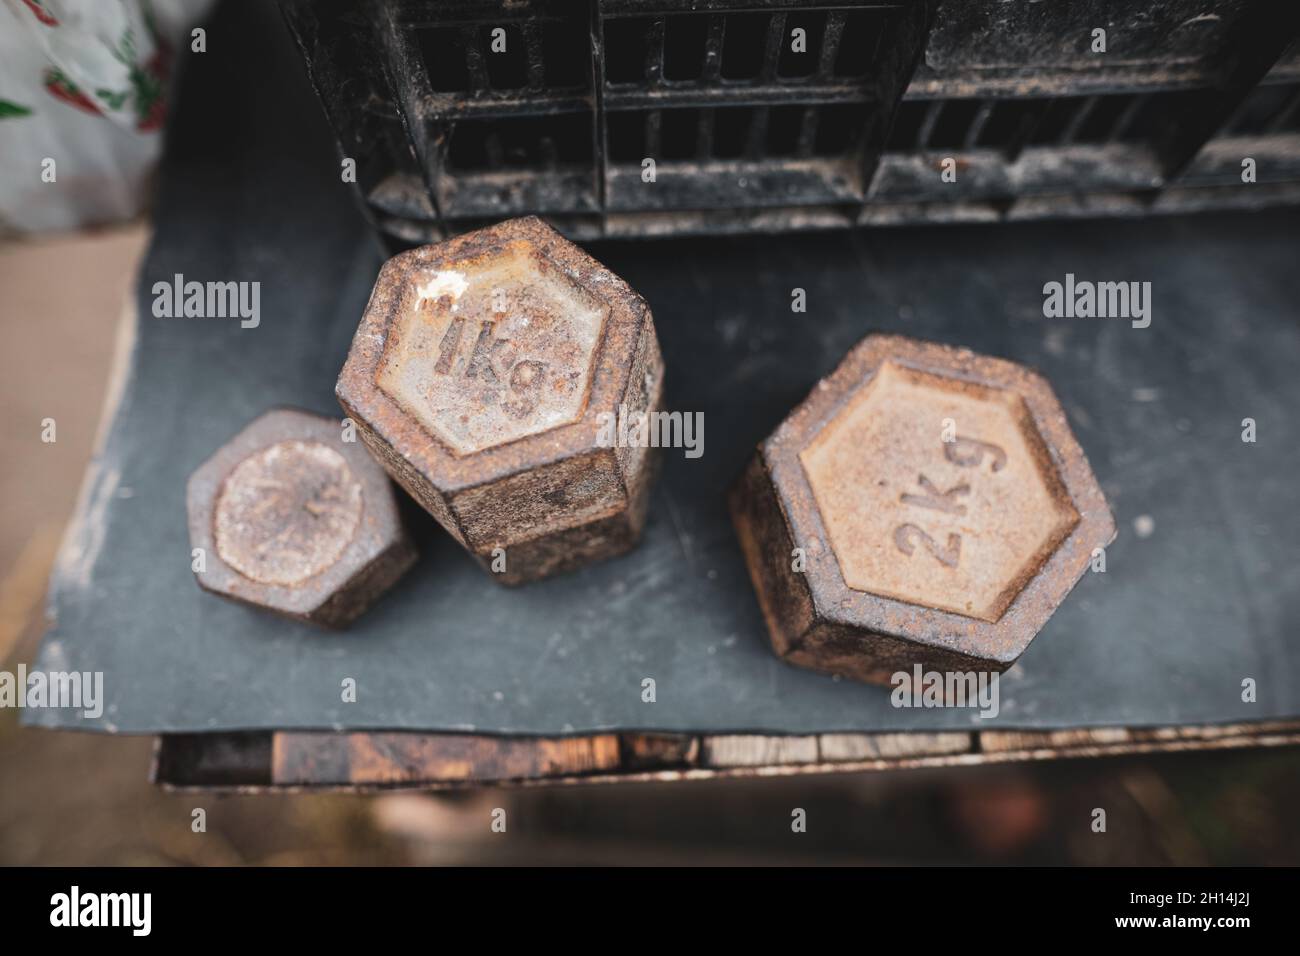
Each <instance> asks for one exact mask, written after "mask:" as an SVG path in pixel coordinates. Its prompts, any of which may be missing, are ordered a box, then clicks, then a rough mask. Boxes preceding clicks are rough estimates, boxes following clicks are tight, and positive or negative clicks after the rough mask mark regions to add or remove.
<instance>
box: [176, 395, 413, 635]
mask: <svg viewBox="0 0 1300 956" xmlns="http://www.w3.org/2000/svg"><path fill="white" fill-rule="evenodd" d="M187 502H188V507H189V517H190V537H191V541H192V544H193V546H194V547H196V548H200V549H202V552H203V556H204V558H203V559H204V562H205V564H206V567H204V568H203V569H202V570H198V571H196V572H195V577H196V579H197V580H198V583H199V585H200V586H201V587H202V588H204V589H205V590H208V591H212V592H213V593H216V594H220V595H222V596H223V597H228V598H231V599H233V600H237V601H241V602H243V603H246V604H250V605H254V606H256V607H262V608H265V609H267V610H271V611H276V612H278V613H281V614H284V615H286V616H289V617H293V618H296V619H299V620H303V621H309V622H312V623H316V624H322V625H325V626H331V627H342V626H344V625H346V624H348V623H349V622H350V621H352V620H353V619H354V618H355V617H357V616H358V615H359V614H361V613H362V611H364V610H365V609H366V607H368V606H369V605H370V603H371V602H372V601H373V600H374V599H375V598H377V597H378V596H379V595H380V594H382V593H383V592H384V591H386V590H387V589H388V587H389V586H391V585H392V584H393V583H394V582H395V581H396V580H397V579H398V578H399V577H400V576H401V575H402V574H403V573H405V571H406V570H407V569H408V568H409V567H410V566H411V565H412V564H413V563H414V561H415V550H414V548H413V547H412V546H411V544H410V542H409V540H408V539H407V537H406V534H405V532H404V530H403V529H402V527H401V523H400V520H399V516H398V513H397V503H396V500H395V497H394V494H393V489H392V485H391V484H390V483H389V481H388V478H387V476H386V475H385V474H384V472H383V470H382V469H381V468H380V467H379V466H378V465H377V464H376V463H375V462H374V461H373V460H372V459H371V458H370V456H369V455H368V454H367V453H366V451H365V449H364V448H362V447H361V446H360V445H358V444H356V443H347V442H344V441H343V440H342V430H341V428H340V426H339V423H338V422H337V421H335V420H333V419H328V418H323V417H320V416H317V415H311V414H308V413H306V412H299V411H296V410H292V409H277V410H275V411H272V412H268V413H267V414H265V415H263V416H261V417H260V418H258V419H256V420H255V421H254V422H252V423H251V424H250V425H248V426H247V427H246V428H245V429H244V430H243V431H241V432H240V433H239V434H238V435H236V436H235V437H234V438H233V439H231V441H229V442H228V443H227V444H226V445H224V446H222V448H221V449H219V450H218V451H217V452H216V454H214V455H213V456H212V457H211V458H209V459H208V460H207V461H206V462H204V463H203V465H201V466H200V467H199V468H198V469H197V470H196V471H195V472H194V474H193V475H191V476H190V481H189V487H188V491H187Z"/></svg>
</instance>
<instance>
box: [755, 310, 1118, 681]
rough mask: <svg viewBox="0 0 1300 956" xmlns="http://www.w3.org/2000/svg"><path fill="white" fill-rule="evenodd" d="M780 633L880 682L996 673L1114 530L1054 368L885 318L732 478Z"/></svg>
mask: <svg viewBox="0 0 1300 956" xmlns="http://www.w3.org/2000/svg"><path fill="white" fill-rule="evenodd" d="M729 503H730V508H731V513H732V519H733V521H734V523H735V526H736V530H737V533H738V535H739V538H740V543H741V548H742V551H743V553H744V557H745V561H746V564H747V565H748V568H749V573H750V577H751V579H752V580H753V583H754V587H755V590H756V591H757V594H758V600H759V603H760V605H761V607H762V611H763V616H764V619H765V620H766V623H767V627H768V630H769V633H770V637H771V641H772V646H773V649H774V650H775V651H776V653H777V654H778V655H779V656H780V657H782V658H784V659H785V660H786V661H788V662H789V663H792V664H796V665H799V666H802V667H808V668H812V669H814V670H819V671H824V672H827V673H832V674H839V675H843V676H846V677H852V678H855V679H858V680H863V681H869V682H873V683H889V682H890V678H891V675H893V674H895V673H897V672H899V671H910V670H911V669H912V668H913V667H914V666H916V665H920V666H922V667H923V668H924V669H926V670H933V671H971V670H977V671H978V670H983V671H992V672H1001V671H1004V670H1006V669H1007V668H1008V667H1010V666H1011V665H1012V664H1013V663H1014V662H1015V661H1016V659H1017V658H1018V657H1019V656H1020V655H1021V654H1022V653H1023V652H1024V650H1025V648H1026V647H1027V646H1028V645H1029V642H1030V641H1031V640H1033V638H1034V636H1035V635H1036V634H1037V633H1038V631H1039V629H1040V628H1041V627H1042V626H1043V624H1044V623H1046V621H1047V619H1048V618H1049V617H1050V616H1051V615H1052V613H1053V611H1055V610H1056V608H1057V606H1058V605H1059V604H1060V603H1061V601H1062V600H1064V599H1065V596H1066V595H1067V594H1068V593H1069V592H1070V590H1071V589H1072V588H1073V587H1074V585H1075V584H1076V583H1077V582H1078V581H1079V579H1080V578H1081V577H1082V576H1083V574H1084V572H1085V571H1086V570H1087V569H1088V567H1089V564H1090V561H1091V560H1092V559H1093V556H1094V549H1097V548H1102V547H1104V546H1105V545H1107V544H1109V543H1110V542H1111V541H1112V540H1114V537H1115V522H1114V519H1113V518H1112V516H1111V513H1110V509H1109V508H1108V506H1107V504H1106V501H1105V498H1104V497H1103V495H1102V492H1101V489H1100V487H1099V486H1098V484H1097V480H1096V478H1095V477H1094V476H1093V473H1092V469H1091V467H1090V466H1089V465H1088V461H1087V459H1086V458H1085V457H1084V454H1083V450H1082V449H1081V448H1080V447H1079V444H1078V442H1077V441H1076V440H1075V438H1074V435H1073V433H1072V432H1071V431H1070V427H1069V424H1068V423H1067V421H1066V417H1065V412H1064V411H1063V410H1062V408H1061V406H1060V403H1059V402H1058V401H1057V400H1056V397H1055V395H1054V394H1053V393H1052V389H1051V387H1050V386H1049V385H1048V383H1047V381H1046V380H1045V379H1044V378H1042V377H1041V376H1040V375H1038V374H1037V373H1035V372H1033V371H1031V370H1030V369H1028V368H1025V367H1024V366H1022V365H1017V364H1015V363H1013V362H1009V361H1005V360H1002V359H996V358H990V357H987V356H982V355H977V354H975V353H973V352H970V351H968V350H965V349H958V348H951V347H949V346H945V345H937V344H932V343H927V342H919V341H916V340H913V339H908V338H903V337H899V336H887V335H873V336H869V337H868V338H866V339H864V340H863V341H862V342H860V343H859V344H858V345H857V346H856V347H854V349H853V350H852V351H851V352H850V353H849V354H848V356H847V357H846V358H845V359H844V360H843V362H842V363H841V364H840V366H839V367H838V368H837V369H836V370H835V371H834V372H833V373H832V374H831V375H830V376H828V377H827V378H826V379H824V380H823V381H821V382H819V383H818V384H817V386H816V387H815V388H814V389H813V390H812V393H811V394H810V395H809V396H808V397H807V398H806V399H805V400H804V402H803V403H802V404H801V405H799V406H798V407H797V408H796V409H795V410H794V411H793V412H791V413H790V415H789V416H788V417H787V418H786V419H785V421H783V422H782V423H781V425H780V426H779V427H778V428H777V429H776V431H775V432H773V433H772V435H771V436H770V437H768V438H767V439H766V440H765V441H764V442H762V443H761V444H760V445H759V448H758V451H757V453H756V454H755V456H754V457H753V459H752V460H751V462H750V464H749V466H748V468H747V469H746V470H745V472H744V474H743V475H742V477H741V478H740V480H739V481H738V482H737V483H736V485H735V486H733V488H732V490H731V493H730V495H729Z"/></svg>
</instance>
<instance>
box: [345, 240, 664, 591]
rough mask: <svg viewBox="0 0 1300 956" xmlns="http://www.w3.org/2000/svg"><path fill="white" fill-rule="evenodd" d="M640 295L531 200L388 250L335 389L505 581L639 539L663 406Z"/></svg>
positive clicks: (426, 501)
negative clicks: (618, 421) (517, 209)
mask: <svg viewBox="0 0 1300 956" xmlns="http://www.w3.org/2000/svg"><path fill="white" fill-rule="evenodd" d="M662 385H663V362H662V359H661V358H660V353H659V343H658V340H657V338H656V336H655V328H654V320H653V318H652V316H651V314H650V310H649V308H648V307H647V306H646V304H645V301H644V300H643V299H642V298H641V297H640V296H638V295H637V294H636V293H635V292H633V291H632V289H631V288H629V287H628V285H627V283H625V282H624V281H623V280H622V279H620V278H618V276H616V275H614V274H613V273H612V272H610V271H609V270H608V269H606V268H605V267H604V266H602V265H601V264H600V263H598V262H596V261H595V260H594V259H592V258H591V257H590V256H588V255H587V254H586V253H584V252H583V251H582V250H581V249H579V248H578V247H577V246H575V245H573V244H572V243H571V242H569V241H568V240H566V239H564V238H563V237H561V236H560V235H559V234H558V233H557V232H555V231H554V230H553V229H551V228H550V227H549V226H547V225H546V224H545V223H543V222H542V221H541V220H540V219H537V218H534V217H528V218H525V219H514V220H510V221H508V222H504V223H501V224H498V225H496V226H491V227H489V228H486V229H481V230H479V231H477V232H473V233H469V234H467V235H464V236H461V237H459V238H457V239H453V240H451V241H448V242H444V243H440V244H438V245H433V246H424V247H422V248H419V249H414V250H411V251H409V252H405V253H402V254H401V255H398V256H395V257H393V258H392V259H390V260H388V262H387V263H385V265H384V267H383V269H382V270H381V271H380V273H379V278H378V280H377V281H376V283H375V288H374V291H373V293H372V294H371V297H370V303H369V305H368V306H367V307H366V311H365V314H364V315H363V316H362V319H361V323H360V326H359V327H358V329H357V332H356V335H355V337H354V338H353V341H352V348H351V350H350V352H349V353H348V358H347V361H346V363H345V364H344V366H343V370H342V372H341V373H340V375H339V379H338V383H337V386H336V388H335V392H336V394H337V396H338V399H339V402H340V403H341V404H342V406H343V408H344V410H345V411H346V413H347V414H348V415H349V416H350V417H351V418H352V419H353V421H355V422H356V424H357V429H358V433H359V434H360V435H361V436H362V438H363V439H364V440H365V442H366V444H367V445H368V446H369V448H370V450H371V451H372V452H373V453H374V455H375V457H376V458H377V459H378V460H379V462H380V463H382V464H383V466H384V468H386V469H387V470H388V472H389V474H391V475H392V476H393V478H394V479H395V480H396V481H397V482H398V483H399V484H401V485H402V487H403V488H405V489H406V490H407V491H408V492H409V493H410V494H411V495H412V496H413V497H414V498H415V500H416V501H418V502H419V503H420V504H421V505H422V506H423V507H424V509H425V510H426V511H428V512H429V513H430V514H431V515H433V517H434V518H436V519H437V520H438V522H439V523H440V524H441V525H442V526H443V528H445V529H446V530H447V532H448V533H449V534H451V535H452V537H454V538H455V539H456V540H457V541H458V542H460V543H461V545H463V546H464V547H465V548H466V549H467V550H468V551H469V552H470V553H471V554H472V555H473V556H474V557H475V558H476V559H477V560H478V561H479V563H480V564H481V565H483V567H484V568H486V569H488V570H489V571H491V572H493V578H494V579H495V580H496V581H498V582H500V583H502V584H517V583H521V582H524V581H530V580H535V579H537V578H541V577H545V576H547V575H550V574H554V573H557V572H560V571H564V570H567V569H570V568H574V567H578V566H580V565H583V564H586V563H588V562H591V561H596V560H600V559H603V558H607V557H610V556H612V555H615V554H618V553H620V552H622V551H625V550H627V549H628V548H630V547H632V546H633V545H634V544H635V543H636V541H637V539H638V538H639V536H640V533H641V530H642V528H643V526H644V523H645V517H646V508H647V502H648V498H649V488H650V483H651V478H652V474H653V467H652V465H653V460H652V458H651V457H650V454H649V451H650V450H649V449H646V448H640V447H619V446H618V445H617V442H610V441H609V440H608V438H607V437H604V436H608V435H609V434H610V431H611V430H610V429H608V428H607V427H605V426H607V424H608V421H609V419H610V417H611V416H620V415H622V416H628V415H637V414H645V413H653V412H654V411H657V410H658V409H659V407H660V399H661V395H662Z"/></svg>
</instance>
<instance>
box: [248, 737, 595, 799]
mask: <svg viewBox="0 0 1300 956" xmlns="http://www.w3.org/2000/svg"><path fill="white" fill-rule="evenodd" d="M618 767H619V744H618V737H617V735H615V734H597V735H594V736H590V737H564V738H536V737H485V736H472V735H468V734H411V733H374V734H364V733H356V734H318V733H280V734H276V735H275V741H274V745H273V748H272V762H271V776H272V782H273V783H275V784H280V785H294V784H334V783H338V784H352V785H359V786H366V785H386V784H413V783H424V782H429V783H439V782H449V781H455V782H463V783H493V782H499V781H506V780H524V779H530V778H549V777H566V776H579V775H582V774H589V773H595V772H609V771H614V770H617V769H618Z"/></svg>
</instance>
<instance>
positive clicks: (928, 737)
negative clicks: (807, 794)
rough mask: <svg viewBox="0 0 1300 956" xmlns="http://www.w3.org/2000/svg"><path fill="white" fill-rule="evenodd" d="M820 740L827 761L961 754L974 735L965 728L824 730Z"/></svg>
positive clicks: (966, 750) (823, 758) (967, 749)
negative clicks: (861, 731)
mask: <svg viewBox="0 0 1300 956" xmlns="http://www.w3.org/2000/svg"><path fill="white" fill-rule="evenodd" d="M818 741H819V745H820V754H821V759H822V761H824V762H828V763H834V762H836V761H841V760H876V759H893V758H898V757H921V756H932V755H934V754H960V753H967V752H968V751H970V750H971V747H972V739H971V735H970V734H969V733H966V732H964V731H959V732H955V733H945V734H822V735H821V736H820V737H819V738H818Z"/></svg>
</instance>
